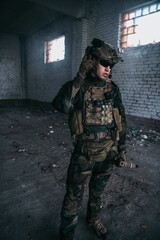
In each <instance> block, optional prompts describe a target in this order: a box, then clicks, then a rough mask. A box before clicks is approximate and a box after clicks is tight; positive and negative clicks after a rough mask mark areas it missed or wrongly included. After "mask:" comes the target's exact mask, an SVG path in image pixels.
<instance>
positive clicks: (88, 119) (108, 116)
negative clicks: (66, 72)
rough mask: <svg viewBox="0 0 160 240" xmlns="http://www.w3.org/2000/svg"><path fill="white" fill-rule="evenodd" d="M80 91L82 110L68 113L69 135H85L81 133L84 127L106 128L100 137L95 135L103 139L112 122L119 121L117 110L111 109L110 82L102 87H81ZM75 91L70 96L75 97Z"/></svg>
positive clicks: (112, 96) (112, 93) (111, 93)
mask: <svg viewBox="0 0 160 240" xmlns="http://www.w3.org/2000/svg"><path fill="white" fill-rule="evenodd" d="M81 89H82V91H83V93H84V103H83V109H80V110H77V109H74V110H73V111H71V112H70V113H69V118H68V125H69V128H70V130H71V135H72V137H73V138H75V137H76V136H81V137H82V135H85V134H84V132H83V129H84V125H85V126H93V125H95V126H106V131H105V132H101V133H100V135H102V136H99V135H97V138H101V137H102V138H103V137H105V136H106V133H107V128H110V127H109V126H111V125H112V123H113V121H115V122H116V124H117V123H118V121H119V122H120V121H121V120H120V115H119V111H118V109H117V108H113V98H114V92H113V89H112V84H111V81H110V80H107V81H106V84H105V86H103V87H96V86H87V87H84V86H83V87H82V88H81ZM73 90H74V91H73ZM77 91H78V90H77V89H76V91H75V89H74V88H73V89H72V96H75V93H77ZM73 92H74V93H73ZM115 116H116V118H115ZM117 116H118V117H117ZM117 120H118V121H117ZM107 125H108V126H107ZM104 135H105V136H104ZM84 138H87V136H86V137H85V136H84ZM89 138H91V139H94V138H95V134H93V136H89Z"/></svg>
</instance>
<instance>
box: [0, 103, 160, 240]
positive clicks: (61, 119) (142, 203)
mask: <svg viewBox="0 0 160 240" xmlns="http://www.w3.org/2000/svg"><path fill="white" fill-rule="evenodd" d="M0 123H1V124H0V239H1V240H58V227H59V220H60V211H61V205H62V201H63V197H64V193H65V179H66V171H67V166H68V164H69V159H70V155H71V152H72V149H73V148H72V143H71V139H70V133H69V129H68V126H67V116H66V115H63V114H60V113H57V112H56V111H54V110H53V109H52V107H51V106H50V105H49V104H45V103H41V104H40V103H36V102H32V101H30V102H26V103H25V102H21V101H17V102H9V103H5V102H3V103H1V104H0ZM127 158H128V161H129V162H131V161H133V162H134V163H136V164H138V165H139V168H138V169H128V168H117V167H114V171H113V174H112V177H111V178H110V180H109V183H108V186H107V187H106V189H105V192H104V194H103V196H102V205H101V218H102V221H103V223H104V224H105V225H106V226H107V227H108V230H109V236H108V240H159V239H160V187H159V186H160V176H159V173H160V171H159V169H160V161H159V160H160V134H158V133H156V132H154V131H148V132H142V131H140V130H138V129H137V130H136V129H128V131H127ZM87 198H88V188H86V190H85V193H84V201H83V206H82V211H81V212H80V216H79V222H78V225H77V229H76V235H75V239H76V240H96V239H98V238H97V237H96V235H95V234H94V233H93V232H92V231H91V230H89V229H88V227H87V226H86V224H85V213H86V204H87Z"/></svg>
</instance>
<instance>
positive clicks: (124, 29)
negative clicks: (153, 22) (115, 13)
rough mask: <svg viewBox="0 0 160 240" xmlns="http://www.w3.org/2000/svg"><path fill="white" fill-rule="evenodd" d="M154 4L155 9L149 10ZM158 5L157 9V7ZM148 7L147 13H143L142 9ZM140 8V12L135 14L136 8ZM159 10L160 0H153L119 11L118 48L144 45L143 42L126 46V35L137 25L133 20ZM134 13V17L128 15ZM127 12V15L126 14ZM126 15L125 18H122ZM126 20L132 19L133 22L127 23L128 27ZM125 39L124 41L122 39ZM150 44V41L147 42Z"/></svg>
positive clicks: (133, 30)
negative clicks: (152, 0) (159, 0)
mask: <svg viewBox="0 0 160 240" xmlns="http://www.w3.org/2000/svg"><path fill="white" fill-rule="evenodd" d="M154 5H156V11H152V12H151V10H150V8H151V7H152V6H154ZM158 6H159V9H158ZM146 8H149V13H146V14H143V11H144V9H146ZM140 9H141V14H139V15H137V16H136V12H138V10H140ZM159 11H160V2H157V1H154V2H148V3H146V4H143V5H140V6H136V7H135V8H132V9H127V10H125V11H124V12H122V13H120V21H119V22H120V24H119V46H120V48H122V49H124V48H131V47H138V46H144V44H139V45H136V46H127V36H128V35H131V34H135V27H136V26H137V24H136V23H135V20H136V19H138V18H140V17H143V16H147V15H150V14H153V13H156V12H159ZM133 13H134V15H135V16H134V17H129V15H131V14H132V15H133ZM127 14H128V17H127V16H126V15H127ZM125 16H126V19H124V18H125ZM127 21H132V22H133V24H132V25H129V26H128V27H125V23H127ZM122 40H125V41H122ZM148 44H150V43H148Z"/></svg>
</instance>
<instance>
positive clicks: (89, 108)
mask: <svg viewBox="0 0 160 240" xmlns="http://www.w3.org/2000/svg"><path fill="white" fill-rule="evenodd" d="M108 93H109V94H108ZM112 95H113V93H112V87H111V83H110V81H107V82H106V85H105V86H103V87H95V86H94V87H93V86H90V87H89V89H88V90H87V91H86V93H85V94H84V110H83V121H84V124H85V125H108V124H111V123H112V122H113V120H114V118H113V103H112V99H111V98H112V97H113V96H112Z"/></svg>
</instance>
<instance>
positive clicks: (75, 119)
mask: <svg viewBox="0 0 160 240" xmlns="http://www.w3.org/2000/svg"><path fill="white" fill-rule="evenodd" d="M68 126H69V128H70V131H71V135H72V136H75V135H78V134H82V133H83V123H82V111H81V110H73V111H72V112H70V113H69V118H68Z"/></svg>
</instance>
